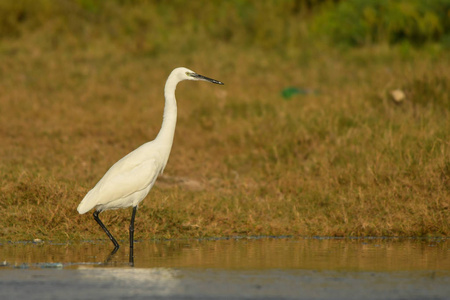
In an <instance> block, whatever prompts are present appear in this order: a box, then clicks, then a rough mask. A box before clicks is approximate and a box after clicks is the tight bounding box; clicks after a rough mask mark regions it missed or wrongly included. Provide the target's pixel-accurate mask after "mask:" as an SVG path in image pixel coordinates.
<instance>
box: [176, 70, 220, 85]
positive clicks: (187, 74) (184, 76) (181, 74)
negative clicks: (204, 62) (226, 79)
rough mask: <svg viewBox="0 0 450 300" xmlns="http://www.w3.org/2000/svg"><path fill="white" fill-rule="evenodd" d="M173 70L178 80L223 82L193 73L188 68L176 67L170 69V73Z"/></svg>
mask: <svg viewBox="0 0 450 300" xmlns="http://www.w3.org/2000/svg"><path fill="white" fill-rule="evenodd" d="M173 72H175V73H176V74H177V77H178V79H179V80H180V81H182V80H202V81H209V82H212V83H215V84H222V85H223V82H221V81H218V80H215V79H212V78H209V77H206V76H203V75H200V74H197V73H195V72H194V71H192V70H189V69H188V68H183V67H182V68H176V69H175V70H173V71H172V73H173Z"/></svg>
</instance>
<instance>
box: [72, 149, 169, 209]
mask: <svg viewBox="0 0 450 300" xmlns="http://www.w3.org/2000/svg"><path fill="white" fill-rule="evenodd" d="M138 156H139V155H138ZM125 158H126V157H124V159H122V160H119V161H118V162H117V163H116V164H114V165H113V166H112V167H111V168H110V169H109V170H108V171H107V172H106V174H105V175H104V176H103V178H102V179H100V181H99V182H98V183H97V184H96V185H95V187H94V188H93V189H92V190H90V191H89V193H87V195H86V196H85V197H84V199H83V200H82V201H81V203H80V205H79V206H78V208H77V210H78V212H79V213H80V214H84V213H86V212H88V211H89V210H91V209H92V208H94V207H95V206H97V205H105V204H107V203H110V202H113V201H118V200H120V199H123V200H124V201H126V200H125V199H124V198H126V197H128V196H130V195H132V194H133V193H135V192H138V191H142V190H144V189H146V188H149V187H150V188H151V186H152V185H153V184H154V182H155V181H156V178H157V177H158V175H159V173H160V169H161V166H160V163H158V162H159V160H158V159H157V158H155V157H153V158H148V159H144V160H142V161H140V159H137V158H140V157H136V159H132V158H131V157H128V159H125ZM138 161H140V162H138ZM144 196H146V195H144ZM139 200H142V199H139ZM130 205H132V203H130ZM126 206H128V205H124V207H126Z"/></svg>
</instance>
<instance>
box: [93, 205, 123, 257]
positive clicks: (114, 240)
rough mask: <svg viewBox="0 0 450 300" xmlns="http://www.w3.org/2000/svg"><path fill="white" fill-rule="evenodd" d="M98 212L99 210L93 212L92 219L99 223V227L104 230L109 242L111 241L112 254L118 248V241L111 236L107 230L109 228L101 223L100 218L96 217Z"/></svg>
mask: <svg viewBox="0 0 450 300" xmlns="http://www.w3.org/2000/svg"><path fill="white" fill-rule="evenodd" d="M99 213H100V212H99V211H95V212H94V219H95V221H97V223H98V225H100V227H101V228H102V229H103V230H104V231H105V233H106V235H107V236H108V237H109V239H110V240H111V242H113V244H114V250H113V252H111V254H114V253H116V252H117V250H118V249H119V243H118V242H117V241H116V239H115V238H114V237H113V236H112V234H111V233H110V232H109V230H108V229H107V228H106V226H105V225H104V224H103V222H102V221H101V220H100V218H99V217H98V214H99Z"/></svg>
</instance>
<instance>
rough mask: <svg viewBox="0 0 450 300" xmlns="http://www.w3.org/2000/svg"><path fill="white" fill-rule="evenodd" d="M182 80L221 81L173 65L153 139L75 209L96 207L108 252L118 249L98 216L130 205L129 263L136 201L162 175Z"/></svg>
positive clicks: (123, 161) (109, 173)
mask: <svg viewBox="0 0 450 300" xmlns="http://www.w3.org/2000/svg"><path fill="white" fill-rule="evenodd" d="M183 80H203V81H209V82H212V83H215V84H223V83H222V82H220V81H217V80H215V79H211V78H208V77H205V76H202V75H199V74H197V73H195V72H194V71H191V70H189V69H187V68H176V69H174V70H173V71H172V73H170V75H169V77H168V78H167V81H166V86H165V88H164V97H165V105H164V116H163V122H162V126H161V129H160V131H159V133H158V135H157V136H156V138H155V139H154V140H153V141H151V142H148V143H145V144H143V145H142V146H140V147H139V148H137V149H136V150H134V151H132V152H131V153H129V154H128V155H126V156H125V157H123V158H122V159H120V160H119V161H118V162H116V163H115V164H114V165H113V166H112V167H111V168H110V169H109V170H108V171H107V172H106V174H105V175H104V176H103V178H102V179H100V181H99V182H98V183H97V184H96V185H95V187H94V188H93V189H92V190H90V191H89V192H88V193H87V195H86V196H85V197H84V199H83V200H82V201H81V203H80V205H78V208H77V210H78V212H79V213H80V214H84V213H86V212H88V211H90V210H91V209H93V208H95V211H94V219H95V221H97V223H98V224H99V225H100V227H101V228H102V229H103V230H104V231H105V233H106V234H107V235H108V237H109V239H110V240H111V241H112V242H113V244H114V250H113V251H112V252H111V255H112V254H114V253H115V252H116V251H117V250H118V249H119V243H118V242H117V241H116V239H115V238H114V237H113V236H112V234H111V233H110V232H109V230H108V229H107V228H106V226H105V225H104V224H103V222H102V221H101V220H100V218H99V216H98V215H99V214H100V213H101V212H102V211H104V210H108V209H118V208H126V207H130V206H132V207H133V212H132V214H131V221H130V228H129V231H130V263H133V243H134V240H133V234H134V218H135V216H136V210H137V207H138V204H139V203H140V202H141V201H142V200H143V199H144V198H145V197H146V196H147V194H148V192H149V191H150V189H151V188H152V187H153V185H154V184H155V181H156V178H157V177H158V176H159V175H160V174H162V172H163V170H164V168H165V166H166V164H167V161H168V159H169V155H170V150H171V148H172V143H173V136H174V133H175V126H176V122H177V101H176V99H175V89H176V87H177V84H178V83H179V82H180V81H183Z"/></svg>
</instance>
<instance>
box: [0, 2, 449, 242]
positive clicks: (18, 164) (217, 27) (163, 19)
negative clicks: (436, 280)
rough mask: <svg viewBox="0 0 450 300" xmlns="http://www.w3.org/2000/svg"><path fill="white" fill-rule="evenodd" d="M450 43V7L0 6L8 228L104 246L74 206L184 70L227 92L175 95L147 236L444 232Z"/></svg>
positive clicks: (145, 132)
mask: <svg viewBox="0 0 450 300" xmlns="http://www.w3.org/2000/svg"><path fill="white" fill-rule="evenodd" d="M449 49H450V0H429V1H420V0H390V1H389V0H379V1H375V0H367V1H363V0H347V1H337V0H335V1H319V0H303V1H302V0H283V1H246V0H234V1H206V0H198V1H180V0H174V1H157V0H153V1H150V0H148V1H145V0H136V1H123V0H111V1H99V0H58V1H51V0H14V1H12V0H11V1H10V0H5V1H1V2H0V157H1V159H0V213H1V215H2V216H4V217H3V218H2V221H0V222H1V223H2V224H1V225H2V226H0V227H1V228H2V229H0V238H2V239H13V240H20V239H33V238H43V239H57V240H58V239H88V238H94V237H100V238H104V236H103V232H101V231H100V230H98V228H97V227H96V224H94V222H93V221H92V220H91V219H90V218H91V216H90V215H83V216H79V215H78V214H77V212H76V206H77V205H78V203H79V201H81V199H82V198H83V196H84V195H85V193H86V192H87V191H88V190H89V189H90V188H92V187H93V186H94V184H95V183H96V182H97V181H98V180H99V179H100V178H101V176H102V175H103V174H104V172H105V171H106V170H107V169H108V168H109V167H110V166H111V165H112V164H113V163H114V162H115V161H117V160H118V159H120V158H121V157H123V156H124V155H125V154H127V153H128V152H130V151H131V150H133V149H135V148H136V147H138V146H139V145H141V144H142V143H145V142H147V141H149V140H151V139H153V138H154V137H155V136H156V134H157V132H158V130H159V128H160V125H161V121H162V111H163V93H162V91H163V86H164V82H165V80H166V78H167V76H168V74H169V73H170V71H171V70H172V69H173V68H175V67H179V66H185V67H188V68H190V69H192V70H194V71H196V72H198V73H200V74H202V75H205V76H208V77H212V78H215V79H217V80H220V81H223V82H224V83H225V86H223V87H222V86H211V85H207V84H202V83H189V84H185V83H182V84H180V86H179V87H178V89H177V99H178V105H179V109H178V112H179V116H178V125H177V131H176V136H175V141H174V147H173V150H172V154H171V158H170V160H169V163H168V166H167V168H166V170H165V174H164V176H163V177H162V178H160V180H159V181H158V183H157V185H156V186H155V188H154V190H153V191H152V192H151V193H150V195H149V197H148V199H146V200H145V201H144V202H143V203H142V205H141V207H140V211H142V213H141V212H140V213H139V214H138V217H137V219H136V227H137V228H146V230H138V231H137V233H136V234H137V235H138V236H137V238H138V239H139V238H155V237H156V238H160V237H164V238H173V237H202V236H229V235H331V236H349V235H351V236H363V235H377V236H385V235H388V236H427V235H433V236H435V235H438V236H439V235H448V234H449V233H450V228H449V224H450V222H449V221H450V220H449V201H448V200H449V199H450V188H449V186H450V154H449V153H450V152H449V133H450V124H449V110H450V94H449V86H450V84H449V82H450V81H449V79H450V74H449V70H450V68H449V67H450V64H449V62H450V55H449ZM104 215H105V216H104V218H105V223H114V224H117V225H115V226H109V228H111V230H112V234H113V235H115V236H116V235H118V236H121V237H125V236H126V234H127V226H128V222H129V217H130V212H128V211H120V212H119V211H115V212H105V213H104ZM113 227H114V228H113Z"/></svg>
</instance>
